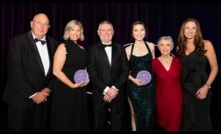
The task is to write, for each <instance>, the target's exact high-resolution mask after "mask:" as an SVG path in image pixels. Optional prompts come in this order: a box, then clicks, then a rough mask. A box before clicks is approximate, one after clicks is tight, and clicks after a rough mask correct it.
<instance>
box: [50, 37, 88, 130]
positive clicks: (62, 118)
mask: <svg viewBox="0 0 221 134" xmlns="http://www.w3.org/2000/svg"><path fill="white" fill-rule="evenodd" d="M65 44H66V45H65V47H66V51H67V54H66V61H65V64H64V67H63V72H64V73H65V74H66V75H67V77H68V78H69V79H70V80H71V81H72V82H73V83H75V82H74V79H73V76H74V74H75V72H76V71H77V70H79V69H85V67H86V62H87V53H86V52H85V51H84V50H83V49H80V48H79V47H78V46H77V45H76V44H74V42H72V41H70V40H68V41H67V42H65ZM52 95H53V96H52V107H51V130H52V131H88V130H89V123H88V108H87V94H86V88H85V87H81V88H76V89H71V88H70V87H69V86H67V85H66V84H64V83H63V82H61V81H60V80H58V79H56V80H55V85H54V89H53V91H52Z"/></svg>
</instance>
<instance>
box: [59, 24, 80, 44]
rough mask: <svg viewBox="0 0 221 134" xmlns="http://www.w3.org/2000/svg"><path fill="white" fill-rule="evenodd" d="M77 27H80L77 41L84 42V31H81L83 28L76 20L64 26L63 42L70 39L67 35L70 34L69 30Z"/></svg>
mask: <svg viewBox="0 0 221 134" xmlns="http://www.w3.org/2000/svg"><path fill="white" fill-rule="evenodd" d="M77 25H79V26H80V30H81V35H80V38H79V40H80V41H84V33H83V32H84V29H83V26H82V24H81V22H80V21H77V20H71V21H69V22H68V23H67V25H66V27H65V29H64V36H63V39H64V40H68V39H69V38H70V35H69V33H70V31H71V29H72V28H73V27H74V26H77Z"/></svg>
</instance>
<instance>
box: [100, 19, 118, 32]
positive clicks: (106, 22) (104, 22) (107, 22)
mask: <svg viewBox="0 0 221 134" xmlns="http://www.w3.org/2000/svg"><path fill="white" fill-rule="evenodd" d="M104 24H108V25H111V26H112V28H113V29H114V27H113V25H112V23H111V22H109V21H102V22H101V23H100V24H99V26H98V30H100V27H101V25H104Z"/></svg>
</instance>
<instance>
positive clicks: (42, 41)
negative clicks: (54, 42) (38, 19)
mask: <svg viewBox="0 0 221 134" xmlns="http://www.w3.org/2000/svg"><path fill="white" fill-rule="evenodd" d="M38 41H40V42H41V44H42V45H44V44H45V43H46V41H44V40H39V39H37V38H35V42H38Z"/></svg>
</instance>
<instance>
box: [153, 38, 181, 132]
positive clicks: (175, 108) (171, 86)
mask: <svg viewBox="0 0 221 134" xmlns="http://www.w3.org/2000/svg"><path fill="white" fill-rule="evenodd" d="M157 46H158V49H159V51H160V53H161V55H160V56H159V57H157V58H155V59H153V62H152V68H153V73H154V75H155V78H156V123H157V124H158V125H160V127H161V128H163V130H164V131H180V130H181V123H182V114H183V109H182V102H183V93H182V88H181V82H180V80H181V71H182V65H181V63H180V60H179V59H178V58H177V57H173V56H171V55H170V54H171V51H172V50H173V47H174V43H173V39H172V38H171V37H170V36H162V37H160V38H159V40H158V42H157Z"/></svg>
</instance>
